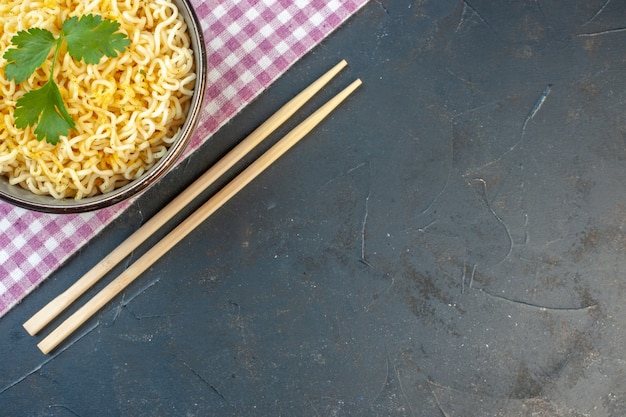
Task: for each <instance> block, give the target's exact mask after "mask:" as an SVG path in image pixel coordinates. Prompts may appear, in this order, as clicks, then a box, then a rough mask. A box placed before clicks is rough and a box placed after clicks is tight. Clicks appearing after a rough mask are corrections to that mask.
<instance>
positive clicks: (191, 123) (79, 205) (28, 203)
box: [0, 0, 207, 214]
mask: <svg viewBox="0 0 626 417" xmlns="http://www.w3.org/2000/svg"><path fill="white" fill-rule="evenodd" d="M172 1H173V2H174V3H175V4H176V5H177V7H178V10H179V12H180V14H181V15H182V17H183V18H184V20H185V22H186V24H187V30H188V32H189V37H190V39H191V47H192V49H193V56H194V60H195V61H194V62H195V72H196V74H197V76H196V81H195V85H194V90H193V96H192V98H191V105H190V107H189V111H188V113H187V117H186V119H185V122H184V123H183V125H182V127H181V129H180V133H179V135H178V137H177V139H176V140H175V141H174V142H173V143H172V144H171V145H170V147H169V149H168V151H167V153H166V154H165V155H164V156H163V157H162V158H161V159H160V160H159V161H158V162H157V163H156V164H155V165H153V166H152V167H151V168H150V169H149V170H147V171H146V172H145V173H144V174H143V175H142V176H141V177H139V178H137V179H135V180H133V181H131V182H130V183H128V184H126V185H124V186H122V187H120V188H117V189H115V190H113V191H110V192H107V193H104V194H100V195H96V196H93V197H84V198H82V199H78V200H77V199H72V198H68V199H62V200H60V199H55V198H54V197H52V196H48V195H37V194H34V193H32V192H31V191H29V190H26V189H24V188H22V187H20V186H17V185H11V184H9V182H8V180H7V178H6V177H4V176H0V199H2V200H5V201H7V202H9V203H11V204H14V205H16V206H19V207H23V208H26V209H29V210H34V211H40V212H47V213H57V214H61V213H80V212H86V211H92V210H98V209H102V208H105V207H109V206H111V205H113V204H117V203H120V202H122V201H124V200H128V199H129V198H131V197H134V196H137V195H138V194H140V193H141V192H143V191H144V190H146V189H147V188H148V187H150V186H151V185H153V184H154V183H155V182H157V181H158V180H159V179H160V178H161V177H163V176H164V175H165V174H166V173H167V172H168V171H169V170H170V169H171V168H172V167H173V166H174V165H175V163H176V161H177V160H178V158H179V157H180V156H181V154H182V153H183V152H184V150H185V148H186V147H187V145H188V144H189V141H190V139H191V136H192V135H193V131H194V129H195V127H196V125H197V124H198V119H199V117H200V111H201V109H202V100H203V98H204V90H205V85H206V72H207V71H206V47H205V44H204V39H203V36H202V29H201V27H200V22H199V21H198V17H197V16H196V13H195V11H194V10H193V8H192V6H191V4H190V3H189V1H188V0H172Z"/></svg>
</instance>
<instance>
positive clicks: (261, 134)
mask: <svg viewBox="0 0 626 417" xmlns="http://www.w3.org/2000/svg"><path fill="white" fill-rule="evenodd" d="M346 65H348V63H347V62H346V61H345V60H341V61H340V62H339V63H338V64H336V65H335V66H334V67H332V68H331V69H330V70H328V71H327V72H326V73H325V74H324V75H322V76H321V77H319V78H318V79H317V80H316V81H314V82H313V83H312V84H311V85H309V86H308V87H307V88H305V89H304V90H302V91H301V92H300V93H299V94H298V95H296V96H295V97H294V98H292V99H291V100H290V101H288V102H287V103H286V104H285V105H283V106H282V107H281V108H280V109H279V110H277V111H276V113H274V114H273V115H272V116H270V118H269V119H267V120H266V121H265V122H263V123H262V124H261V125H260V126H259V127H257V128H256V129H255V130H254V131H253V132H252V133H250V134H249V135H248V136H247V137H246V138H245V139H244V140H243V141H241V142H240V143H239V144H238V145H237V146H236V147H234V148H233V149H232V150H231V151H230V152H229V153H228V154H226V155H225V156H224V157H223V158H222V159H220V160H219V161H218V162H217V163H216V164H215V165H213V167H211V168H210V169H208V170H207V171H206V172H205V173H204V174H203V175H202V176H200V177H199V178H198V179H197V180H196V181H194V182H193V183H192V184H191V185H190V186H189V187H187V188H186V189H185V191H183V192H182V193H181V194H180V195H179V196H178V197H176V198H175V199H174V200H172V201H171V202H170V203H169V204H168V205H166V206H165V207H164V208H162V209H161V210H160V211H159V212H158V213H157V214H155V215H154V216H153V217H152V218H151V219H150V220H148V221H147V222H146V223H144V225H143V226H141V227H140V228H139V229H137V230H136V231H135V232H134V233H133V234H132V235H130V236H129V237H128V238H127V239H126V240H125V241H124V242H122V244H120V245H119V246H118V247H117V248H116V249H114V250H113V251H112V252H111V253H110V254H108V255H107V256H106V257H104V258H103V259H102V260H101V261H100V262H99V263H98V264H96V265H95V266H94V267H93V268H91V269H90V270H89V271H88V272H87V273H86V274H85V275H83V276H82V277H81V278H80V279H79V280H78V281H76V282H75V283H74V284H73V285H72V286H71V287H69V288H68V289H67V290H65V291H64V292H63V293H62V294H60V295H58V296H57V297H56V298H54V299H53V300H52V301H50V302H49V303H48V304H46V305H45V306H44V307H43V308H42V309H41V310H39V311H38V312H37V313H36V314H35V315H33V316H32V317H31V318H30V319H29V320H28V321H26V322H25V323H24V328H25V329H26V331H27V332H28V333H29V334H30V335H31V336H34V335H36V334H37V333H39V331H41V329H43V328H44V327H45V326H46V325H48V324H49V323H50V322H51V321H52V320H54V318H56V317H57V316H58V315H59V314H61V313H62V312H63V311H64V310H65V309H66V308H67V307H69V306H70V305H71V304H72V303H73V302H74V301H76V299H78V298H79V297H80V296H81V295H82V294H84V293H85V292H86V291H87V290H88V289H89V288H91V287H92V286H93V285H94V284H95V283H97V282H98V281H99V280H100V278H102V277H103V276H104V275H105V274H106V273H107V272H109V271H110V270H111V269H112V268H113V267H114V266H115V265H117V264H118V263H120V262H121V261H122V260H124V258H126V257H127V256H128V255H129V254H130V253H132V252H133V251H134V250H135V249H136V248H137V247H138V246H139V245H140V244H141V243H143V242H144V241H145V240H146V239H147V238H148V237H150V236H151V235H152V234H154V233H155V232H156V231H157V230H158V229H159V228H161V227H162V226H163V225H164V224H165V223H166V222H167V221H169V220H170V219H171V218H172V217H173V216H174V215H175V214H176V213H178V212H179V211H180V210H181V209H183V208H184V207H185V206H187V204H189V203H190V202H191V201H192V200H193V199H194V198H196V197H197V196H198V195H200V193H202V192H203V191H204V190H206V189H207V188H208V187H209V186H211V184H213V183H214V182H215V181H216V180H217V179H219V178H220V177H221V176H222V175H223V174H224V173H225V172H226V171H228V170H229V169H230V168H232V167H233V166H234V165H235V164H236V163H237V162H239V161H240V160H241V159H242V158H243V157H244V156H245V155H246V154H248V153H249V152H250V151H251V150H252V149H253V148H254V147H256V146H257V145H258V144H260V143H261V142H262V141H263V140H264V139H265V138H267V137H268V136H269V135H270V134H271V133H272V132H273V131H274V130H276V129H277V128H278V127H279V126H280V125H282V124H283V123H284V122H285V121H286V120H287V119H289V117H291V116H292V115H293V114H294V113H295V112H296V111H297V110H298V109H300V108H301V107H302V106H303V105H304V104H305V103H306V102H307V101H309V100H310V99H311V98H312V97H313V96H314V95H315V94H316V93H317V92H319V91H320V90H321V89H322V88H323V87H324V86H325V85H326V84H327V83H328V82H329V81H330V80H332V79H333V78H334V77H335V76H336V75H337V74H338V73H339V72H340V71H341V70H342V69H343V68H344V67H345V66H346Z"/></svg>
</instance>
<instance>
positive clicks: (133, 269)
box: [37, 79, 361, 354]
mask: <svg viewBox="0 0 626 417" xmlns="http://www.w3.org/2000/svg"><path fill="white" fill-rule="evenodd" d="M360 85H361V80H359V79H357V80H355V81H353V82H352V83H351V84H350V85H349V86H348V87H346V88H345V89H344V90H342V91H341V92H340V93H339V94H337V95H336V96H335V97H333V98H332V99H330V100H329V101H328V102H327V103H326V104H324V105H323V106H322V107H320V108H319V109H318V110H317V111H316V112H314V113H313V114H312V115H311V116H309V117H308V118H307V119H305V120H304V121H303V122H302V123H300V124H299V125H298V126H296V127H295V128H294V129H293V130H291V131H290V132H289V133H288V134H287V135H285V137H283V138H282V139H281V140H280V141H278V142H277V143H276V144H275V145H274V146H272V147H271V148H270V149H269V150H267V151H266V152H265V153H264V154H263V155H261V156H260V157H259V158H258V159H257V160H256V161H254V162H253V163H251V164H250V165H249V166H248V167H247V168H246V169H244V170H243V171H242V172H241V173H240V174H239V175H237V176H236V177H235V178H234V179H233V180H232V181H231V182H229V183H228V184H227V185H226V186H225V187H224V188H222V189H221V190H220V191H218V192H217V193H216V194H215V195H214V196H213V197H211V198H210V199H209V200H208V201H207V202H206V203H204V204H203V205H202V206H200V208H198V209H197V210H196V211H195V212H193V213H192V214H191V215H190V216H189V217H187V219H185V220H184V221H183V222H182V223H181V224H180V225H178V226H177V227H176V228H175V229H174V230H172V231H171V232H170V233H169V234H167V235H166V236H165V237H164V238H163V239H161V240H160V241H159V242H158V243H157V244H155V245H154V246H153V247H152V248H151V249H150V250H148V251H147V252H146V253H145V254H144V255H143V256H141V257H140V258H139V259H138V260H137V261H136V262H135V263H133V264H132V265H131V266H130V267H128V268H127V269H126V270H125V271H124V272H122V273H121V274H120V275H119V276H118V277H117V278H115V279H114V280H113V281H111V283H109V284H108V285H107V286H106V287H104V288H103V289H102V290H101V291H100V292H99V293H98V294H96V295H95V296H94V297H93V298H91V299H90V300H89V301H88V302H87V303H85V305H83V306H82V307H81V308H80V309H78V310H77V311H76V312H75V313H73V314H72V315H71V316H70V317H68V318H67V319H66V320H65V321H64V322H63V323H61V324H60V325H59V327H57V328H56V329H55V330H53V331H52V332H51V333H50V334H49V335H48V336H47V337H46V338H44V339H43V340H42V341H41V342H40V343H39V344H38V345H37V347H38V348H39V349H40V350H41V351H42V352H43V353H44V354H48V353H49V352H50V351H52V350H53V349H54V348H55V347H57V346H58V345H59V344H60V343H62V342H63V341H64V340H65V339H66V338H67V337H69V336H70V335H71V334H72V333H74V331H76V330H77V329H78V328H79V327H80V326H81V325H82V324H83V323H85V322H86V321H87V320H88V319H89V318H90V317H91V316H93V315H94V314H95V313H96V312H97V311H98V310H100V308H102V307H103V306H104V305H106V303H108V302H109V301H111V300H112V299H113V298H114V297H115V296H116V295H117V294H119V293H120V292H121V291H122V290H123V289H124V288H126V287H127V286H128V285H129V284H130V283H131V282H133V281H134V280H135V279H136V278H137V277H138V276H139V275H140V274H141V273H142V272H144V271H145V270H146V269H147V268H149V267H150V266H151V265H152V264H153V263H154V262H156V261H157V260H158V259H159V258H160V257H161V255H163V254H164V253H166V252H167V251H168V250H170V249H171V248H172V247H173V246H174V245H176V244H177V243H178V242H180V240H182V239H183V238H184V237H185V236H187V234H189V233H190V232H191V231H192V230H194V229H195V228H196V227H197V226H198V225H200V224H201V223H202V222H203V221H204V220H206V219H207V218H208V217H209V216H210V215H211V214H213V213H214V212H215V211H217V209H219V208H220V207H221V206H222V205H223V204H225V203H226V202H227V201H228V200H229V199H230V198H232V197H233V196H234V195H235V194H237V193H238V192H239V191H240V190H241V189H242V188H244V187H245V186H246V185H248V184H249V183H250V182H251V181H252V180H253V179H254V178H256V177H257V176H258V175H259V174H261V173H262V172H263V171H264V170H265V169H267V168H268V167H269V166H270V165H271V164H272V163H274V162H275V161H276V160H277V159H278V158H279V157H281V156H282V155H283V154H284V153H285V152H287V151H288V150H289V149H290V148H291V147H293V146H294V145H295V144H296V143H298V142H299V141H300V140H301V139H302V138H303V137H304V136H305V135H306V134H307V133H308V132H310V131H311V130H312V129H313V128H314V127H315V126H317V124H319V123H320V122H321V121H322V120H323V119H324V118H325V117H326V116H328V115H329V114H330V113H331V112H332V111H333V110H334V109H335V108H336V107H337V106H338V105H339V104H340V103H341V102H342V101H344V100H345V99H346V98H347V97H348V96H349V95H350V94H351V93H352V92H353V91H354V90H356V89H357V88H358V87H359V86H360Z"/></svg>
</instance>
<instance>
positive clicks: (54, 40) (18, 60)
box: [3, 14, 130, 144]
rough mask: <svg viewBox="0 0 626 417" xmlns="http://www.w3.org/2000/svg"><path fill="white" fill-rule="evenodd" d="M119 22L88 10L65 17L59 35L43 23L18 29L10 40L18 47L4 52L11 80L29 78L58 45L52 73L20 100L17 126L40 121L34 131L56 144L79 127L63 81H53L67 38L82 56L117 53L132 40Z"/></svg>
mask: <svg viewBox="0 0 626 417" xmlns="http://www.w3.org/2000/svg"><path fill="white" fill-rule="evenodd" d="M119 27H120V24H119V23H118V22H116V21H114V20H108V19H104V20H103V19H102V17H101V16H99V15H92V14H87V15H84V16H81V17H77V16H74V17H70V18H68V19H66V20H65V21H64V22H63V24H62V26H61V32H60V33H59V36H58V37H55V36H54V35H53V34H52V33H51V32H50V31H48V30H47V29H42V28H31V29H29V30H21V31H19V32H18V33H17V34H16V35H15V36H13V38H11V43H12V44H13V45H14V46H15V48H10V49H7V50H6V52H5V53H4V55H3V58H4V59H6V60H7V64H6V65H5V67H4V72H5V75H6V77H7V79H9V80H13V81H15V82H16V83H21V82H23V81H26V80H27V79H28V78H29V77H30V76H31V75H32V74H33V73H34V72H35V71H36V70H37V68H39V67H41V65H42V64H43V63H44V62H45V61H46V59H47V58H48V56H49V55H50V51H51V50H52V49H53V48H54V53H53V58H52V64H51V65H50V74H49V76H48V80H47V81H46V83H45V84H44V85H43V86H41V87H40V88H37V89H34V90H31V91H28V92H27V93H26V94H24V95H23V96H22V97H20V98H19V99H18V100H17V103H16V106H15V115H14V116H15V126H16V127H17V128H19V129H25V128H27V127H28V126H34V125H37V127H36V128H35V135H36V136H37V139H38V140H43V139H45V140H46V141H47V142H48V143H51V144H56V143H58V142H59V136H61V135H63V136H67V135H68V134H69V130H70V129H73V128H74V127H75V123H74V120H73V119H72V117H71V116H70V114H69V113H68V111H67V108H66V107H65V103H64V102H63V97H62V96H61V92H60V91H59V87H58V85H57V84H56V82H55V81H54V78H53V74H54V65H55V62H56V61H57V57H58V54H59V51H61V49H62V48H61V46H62V45H63V42H65V43H66V50H67V53H69V54H70V56H71V57H72V58H74V59H75V60H77V61H80V60H83V61H84V62H85V63H86V64H97V63H98V62H100V59H101V58H102V57H103V56H105V55H106V56H108V57H111V58H114V57H116V56H117V55H118V52H123V51H124V49H125V48H126V47H127V46H128V45H130V41H129V40H128V37H127V36H126V35H125V34H124V33H121V32H117V30H118V29H119Z"/></svg>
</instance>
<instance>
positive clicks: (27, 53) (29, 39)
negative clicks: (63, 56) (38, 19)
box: [3, 28, 56, 83]
mask: <svg viewBox="0 0 626 417" xmlns="http://www.w3.org/2000/svg"><path fill="white" fill-rule="evenodd" d="M11 42H12V43H13V45H15V46H17V48H11V49H7V51H6V52H5V53H4V55H3V58H4V59H6V60H7V61H8V64H7V65H6V66H5V67H4V72H5V74H6V76H7V79H9V80H14V81H15V82H16V83H21V82H22V81H25V80H26V79H27V78H28V77H30V76H31V75H32V73H33V72H35V70H36V69H37V68H39V67H40V66H41V64H43V62H44V61H45V60H46V58H47V57H48V55H49V54H50V50H51V49H52V47H53V46H54V45H55V44H56V39H55V38H54V35H53V34H52V33H50V32H49V31H47V30H46V29H41V28H32V29H30V30H21V31H19V32H18V33H17V35H15V36H13V38H12V39H11Z"/></svg>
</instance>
